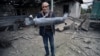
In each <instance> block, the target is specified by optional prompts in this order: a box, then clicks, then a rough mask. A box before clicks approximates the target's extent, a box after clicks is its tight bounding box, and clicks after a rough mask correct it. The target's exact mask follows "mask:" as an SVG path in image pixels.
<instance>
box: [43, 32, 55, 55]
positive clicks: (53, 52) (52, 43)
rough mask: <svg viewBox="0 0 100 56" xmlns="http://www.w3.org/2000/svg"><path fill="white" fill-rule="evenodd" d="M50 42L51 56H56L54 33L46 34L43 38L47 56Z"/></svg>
mask: <svg viewBox="0 0 100 56" xmlns="http://www.w3.org/2000/svg"><path fill="white" fill-rule="evenodd" d="M48 41H49V43H50V48H51V54H52V56H55V50H54V37H53V33H52V32H46V33H45V34H44V36H43V43H44V48H45V51H46V54H47V55H49V47H48Z"/></svg>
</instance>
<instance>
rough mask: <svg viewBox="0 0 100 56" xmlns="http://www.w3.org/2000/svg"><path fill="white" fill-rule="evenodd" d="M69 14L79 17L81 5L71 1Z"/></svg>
mask: <svg viewBox="0 0 100 56" xmlns="http://www.w3.org/2000/svg"><path fill="white" fill-rule="evenodd" d="M69 11H70V12H69V16H71V17H74V18H79V17H80V13H81V6H80V3H79V2H75V3H71V4H70V5H69Z"/></svg>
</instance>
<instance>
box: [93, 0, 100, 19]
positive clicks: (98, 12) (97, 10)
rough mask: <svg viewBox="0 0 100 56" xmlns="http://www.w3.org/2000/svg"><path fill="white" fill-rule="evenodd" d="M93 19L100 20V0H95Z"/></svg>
mask: <svg viewBox="0 0 100 56" xmlns="http://www.w3.org/2000/svg"><path fill="white" fill-rule="evenodd" d="M91 19H92V20H100V1H95V2H94V3H93V7H92V12H91Z"/></svg>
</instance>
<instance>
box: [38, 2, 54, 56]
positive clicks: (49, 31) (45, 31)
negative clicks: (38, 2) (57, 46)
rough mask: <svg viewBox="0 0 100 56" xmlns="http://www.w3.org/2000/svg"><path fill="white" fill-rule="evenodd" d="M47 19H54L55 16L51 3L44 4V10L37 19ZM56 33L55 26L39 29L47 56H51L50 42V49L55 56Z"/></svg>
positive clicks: (52, 55)
mask: <svg viewBox="0 0 100 56" xmlns="http://www.w3.org/2000/svg"><path fill="white" fill-rule="evenodd" d="M41 17H44V18H47V17H54V14H53V13H52V12H51V11H50V10H49V3H47V2H43V3H42V10H41V12H39V13H38V15H37V18H41ZM54 33H55V26H54V25H47V26H40V27H39V34H40V35H41V36H42V38H43V43H44V48H45V51H46V54H45V56H49V54H50V53H49V47H48V41H49V42H50V48H51V56H55V50H54V37H53V35H54Z"/></svg>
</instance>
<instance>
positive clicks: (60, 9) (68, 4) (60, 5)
mask: <svg viewBox="0 0 100 56" xmlns="http://www.w3.org/2000/svg"><path fill="white" fill-rule="evenodd" d="M82 3H83V1H82V0H61V1H59V2H56V3H55V5H54V8H55V10H54V11H55V12H56V14H57V16H62V15H63V13H65V12H66V13H69V16H71V17H74V18H79V17H80V13H81V4H82Z"/></svg>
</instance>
